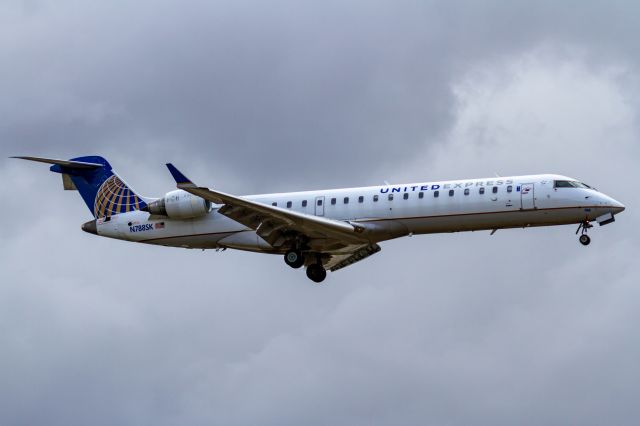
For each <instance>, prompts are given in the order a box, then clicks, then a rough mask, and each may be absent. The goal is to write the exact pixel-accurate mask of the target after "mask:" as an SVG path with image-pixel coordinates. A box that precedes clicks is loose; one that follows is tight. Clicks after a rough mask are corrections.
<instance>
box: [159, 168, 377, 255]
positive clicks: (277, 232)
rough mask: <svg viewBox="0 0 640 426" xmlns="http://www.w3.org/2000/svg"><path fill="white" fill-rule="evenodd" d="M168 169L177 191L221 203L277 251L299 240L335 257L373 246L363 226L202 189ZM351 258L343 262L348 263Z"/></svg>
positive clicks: (229, 214) (224, 211) (226, 211)
mask: <svg viewBox="0 0 640 426" xmlns="http://www.w3.org/2000/svg"><path fill="white" fill-rule="evenodd" d="M167 167H168V169H169V171H170V172H171V174H172V175H173V178H174V179H175V180H176V184H177V187H178V188H180V189H183V190H185V191H187V192H189V193H191V194H194V195H197V196H199V197H202V198H204V199H205V200H209V201H211V202H213V203H215V204H222V207H220V208H219V209H218V212H219V213H221V214H223V215H225V216H227V217H229V218H231V219H233V220H235V221H236V222H239V223H241V224H243V225H245V226H246V227H248V228H251V229H253V230H255V231H256V233H257V234H258V235H259V236H260V237H261V238H262V239H264V240H265V241H266V242H268V243H269V244H270V245H271V246H273V247H274V248H276V249H282V250H283V251H284V250H286V249H288V248H290V247H291V245H292V244H293V242H294V241H296V239H298V240H299V239H300V238H302V239H303V240H304V242H305V244H306V245H307V246H308V247H309V249H310V250H311V251H313V252H316V253H321V254H333V253H335V254H336V256H337V255H338V254H339V253H342V252H346V254H347V255H349V256H350V255H352V254H355V253H354V252H356V251H358V250H361V249H362V248H363V247H367V246H370V245H371V242H370V241H369V238H368V235H367V234H368V233H367V232H365V231H366V228H365V226H363V225H360V224H357V223H352V222H347V221H341V220H333V219H327V218H325V217H319V216H313V215H308V214H305V213H301V212H297V211H293V210H289V209H283V208H279V207H275V206H271V205H267V204H263V203H259V202H257V201H253V200H249V199H247V198H244V197H237V196H235V195H231V194H226V193H224V192H220V191H216V190H213V189H209V188H204V187H199V186H197V185H196V184H194V183H193V182H191V181H190V180H189V179H188V178H187V177H186V176H185V175H183V174H182V173H181V172H180V171H179V170H178V169H176V168H175V167H174V166H173V165H172V164H167ZM378 249H379V247H378ZM349 256H347V257H346V258H341V259H340V260H347V259H348V258H349ZM354 261H355V260H354ZM351 263H353V262H351ZM341 267H342V266H341Z"/></svg>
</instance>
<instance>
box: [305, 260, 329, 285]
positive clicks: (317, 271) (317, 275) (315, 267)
mask: <svg viewBox="0 0 640 426" xmlns="http://www.w3.org/2000/svg"><path fill="white" fill-rule="evenodd" d="M307 277H308V278H309V279H310V280H311V281H313V282H316V283H321V282H322V281H324V279H325V278H327V271H326V270H325V269H324V268H323V267H322V265H320V264H319V263H312V264H311V265H309V266H307Z"/></svg>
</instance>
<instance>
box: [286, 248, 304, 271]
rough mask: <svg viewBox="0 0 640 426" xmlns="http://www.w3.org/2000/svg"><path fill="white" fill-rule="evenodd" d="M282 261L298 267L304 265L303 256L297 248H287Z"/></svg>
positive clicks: (295, 267)
mask: <svg viewBox="0 0 640 426" xmlns="http://www.w3.org/2000/svg"><path fill="white" fill-rule="evenodd" d="M284 263H286V264H287V265H289V266H291V267H292V268H294V269H298V268H300V267H302V265H304V256H303V255H302V253H300V252H299V251H298V250H289V251H288V252H286V253H285V254H284Z"/></svg>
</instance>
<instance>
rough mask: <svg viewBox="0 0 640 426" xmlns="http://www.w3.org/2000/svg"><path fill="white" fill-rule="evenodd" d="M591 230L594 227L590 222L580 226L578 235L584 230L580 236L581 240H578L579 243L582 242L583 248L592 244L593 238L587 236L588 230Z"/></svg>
mask: <svg viewBox="0 0 640 426" xmlns="http://www.w3.org/2000/svg"><path fill="white" fill-rule="evenodd" d="M589 228H593V225H592V224H590V223H589V221H588V220H585V221H584V222H581V223H580V225H578V229H577V230H576V234H577V233H578V232H580V230H582V234H580V238H578V241H580V244H582V245H583V246H588V245H589V243H591V238H589V236H588V235H587V230H588V229H589Z"/></svg>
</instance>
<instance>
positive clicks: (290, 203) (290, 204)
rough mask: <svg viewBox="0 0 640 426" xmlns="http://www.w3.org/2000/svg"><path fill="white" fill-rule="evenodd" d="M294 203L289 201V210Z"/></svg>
mask: <svg viewBox="0 0 640 426" xmlns="http://www.w3.org/2000/svg"><path fill="white" fill-rule="evenodd" d="M292 205H293V203H292V202H291V201H287V208H288V209H290V208H291V206H292Z"/></svg>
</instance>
